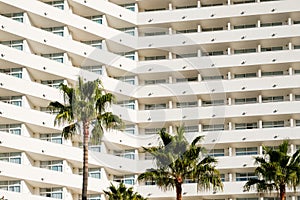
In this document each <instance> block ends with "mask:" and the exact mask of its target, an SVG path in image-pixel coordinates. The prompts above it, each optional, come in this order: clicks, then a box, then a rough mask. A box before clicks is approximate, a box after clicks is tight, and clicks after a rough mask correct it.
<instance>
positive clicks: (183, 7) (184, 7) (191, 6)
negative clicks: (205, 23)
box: [175, 5, 197, 9]
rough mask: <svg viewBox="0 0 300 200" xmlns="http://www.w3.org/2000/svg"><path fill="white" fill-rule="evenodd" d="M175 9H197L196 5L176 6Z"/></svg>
mask: <svg viewBox="0 0 300 200" xmlns="http://www.w3.org/2000/svg"><path fill="white" fill-rule="evenodd" d="M175 8H176V9H187V8H197V5H189V6H176V7H175Z"/></svg>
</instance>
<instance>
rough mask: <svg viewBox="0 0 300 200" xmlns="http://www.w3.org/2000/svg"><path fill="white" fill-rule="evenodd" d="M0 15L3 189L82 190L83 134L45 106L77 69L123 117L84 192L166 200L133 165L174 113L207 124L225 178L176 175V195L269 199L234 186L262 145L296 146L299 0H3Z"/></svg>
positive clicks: (192, 126)
mask: <svg viewBox="0 0 300 200" xmlns="http://www.w3.org/2000/svg"><path fill="white" fill-rule="evenodd" d="M0 14H1V15H0V72H1V73H0V101H1V102H0V198H1V197H2V196H5V198H6V199H8V200H19V199H22V200H50V199H64V200H78V199H80V193H81V185H82V177H81V175H80V174H81V167H82V149H81V148H80V146H81V145H80V144H81V143H80V141H81V138H79V137H78V138H73V139H72V140H64V139H63V138H62V137H61V134H60V133H61V130H62V128H61V127H58V126H54V115H53V114H50V113H49V111H47V108H46V107H47V106H48V104H49V102H51V101H56V100H62V96H61V93H60V92H59V90H58V89H57V87H58V85H59V84H60V83H62V82H63V83H67V84H69V85H70V86H75V84H76V81H77V80H78V75H80V76H84V77H85V78H96V77H97V78H100V79H102V80H103V84H104V87H105V88H106V89H107V90H108V91H109V92H112V93H113V94H115V96H116V97H117V102H116V104H115V105H113V107H112V110H113V112H114V113H115V114H117V115H119V116H120V117H121V118H122V119H123V121H124V122H125V124H126V128H125V130H124V131H123V132H120V131H111V132H109V133H106V134H105V136H104V139H103V143H102V144H101V145H98V146H91V149H90V150H91V151H90V158H89V168H90V172H89V175H90V178H89V185H88V193H89V200H100V199H101V200H103V199H105V197H104V196H103V192H102V190H103V189H107V187H108V186H109V184H110V182H111V181H114V182H124V183H126V184H128V186H132V187H134V189H135V190H136V191H138V192H139V193H141V194H142V195H143V196H145V197H147V198H149V199H150V200H169V199H174V198H175V192H174V191H161V190H160V189H158V187H156V186H155V185H154V184H153V183H143V182H138V181H137V176H138V174H140V173H142V172H144V171H145V170H147V169H150V168H152V167H153V166H154V165H153V160H152V157H151V156H150V155H147V154H145V153H144V152H143V149H142V147H149V146H153V145H156V144H157V143H158V140H157V136H156V135H155V133H156V131H157V130H158V129H161V128H166V129H167V130H168V131H169V132H170V133H174V131H175V127H176V126H179V125H180V124H184V126H185V130H186V132H187V135H188V136H189V138H191V137H195V136H197V135H205V140H204V141H203V145H204V146H206V147H207V149H208V153H209V154H210V155H213V156H215V157H217V158H218V166H217V167H218V169H219V170H220V173H221V176H222V180H223V183H224V190H223V191H217V192H214V191H199V192H197V187H196V184H195V183H186V184H184V187H183V198H184V199H186V200H194V199H224V200H225V199H226V200H273V199H275V198H276V194H275V193H274V194H257V193H256V192H255V191H250V192H245V191H244V190H243V185H244V184H245V182H246V181H247V180H248V179H249V178H250V177H253V176H255V175H254V173H253V172H254V169H255V165H254V163H253V157H254V156H258V155H261V154H262V153H263V150H262V146H263V145H266V146H273V147H274V148H276V146H278V145H279V144H280V143H281V142H282V141H283V140H284V139H290V152H291V153H292V152H294V151H295V150H296V149H298V148H300V1H299V0H139V1H135V0H97V1H96V0H58V1H49V0H26V1H19V0H1V1H0ZM81 69H85V70H84V71H82V70H81ZM86 70H87V71H86ZM91 72H93V73H91ZM287 198H288V200H300V190H298V191H297V192H296V193H294V192H293V191H291V190H290V191H288V194H287Z"/></svg>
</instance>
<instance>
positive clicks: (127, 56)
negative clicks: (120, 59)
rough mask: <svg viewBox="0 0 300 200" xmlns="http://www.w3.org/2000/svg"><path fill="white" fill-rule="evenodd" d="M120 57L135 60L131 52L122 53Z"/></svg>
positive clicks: (133, 53)
mask: <svg viewBox="0 0 300 200" xmlns="http://www.w3.org/2000/svg"><path fill="white" fill-rule="evenodd" d="M119 55H120V56H124V57H125V58H128V59H130V60H135V52H134V51H131V52H122V53H119Z"/></svg>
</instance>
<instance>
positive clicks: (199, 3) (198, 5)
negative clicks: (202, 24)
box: [197, 0, 201, 8]
mask: <svg viewBox="0 0 300 200" xmlns="http://www.w3.org/2000/svg"><path fill="white" fill-rule="evenodd" d="M197 7H198V8H200V7H201V2H200V1H199V0H198V1H197Z"/></svg>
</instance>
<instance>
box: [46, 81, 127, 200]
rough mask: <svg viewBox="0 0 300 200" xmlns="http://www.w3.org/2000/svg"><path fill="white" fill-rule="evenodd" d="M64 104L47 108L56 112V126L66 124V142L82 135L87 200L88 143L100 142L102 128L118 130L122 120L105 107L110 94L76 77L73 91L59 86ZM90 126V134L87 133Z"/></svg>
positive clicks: (83, 194) (109, 102)
mask: <svg viewBox="0 0 300 200" xmlns="http://www.w3.org/2000/svg"><path fill="white" fill-rule="evenodd" d="M60 89H61V91H62V92H63V95H64V102H63V103H61V102H58V101H55V102H51V103H50V104H49V107H48V108H49V109H50V110H51V111H52V113H57V114H56V117H55V122H54V124H55V125H57V124H58V125H65V124H67V125H66V126H65V127H64V128H63V131H62V135H63V137H64V138H65V139H68V138H71V137H72V136H73V135H74V134H76V133H80V132H81V129H82V133H83V181H82V200H86V199H87V185H88V144H89V140H90V142H91V143H94V144H95V143H99V142H100V139H101V137H102V135H103V132H104V130H105V129H111V128H119V127H120V125H121V124H122V122H121V119H120V118H119V117H118V116H116V115H113V114H112V113H111V112H107V111H106V110H107V108H108V107H109V106H110V104H111V103H112V101H113V100H114V96H113V95H112V94H111V93H107V92H105V90H104V88H103V86H102V84H101V81H100V80H95V81H88V82H84V81H83V80H82V79H81V78H79V81H78V85H77V86H76V88H71V87H68V86H67V85H64V84H61V85H60ZM90 127H92V131H91V134H90V131H89V130H90Z"/></svg>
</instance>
